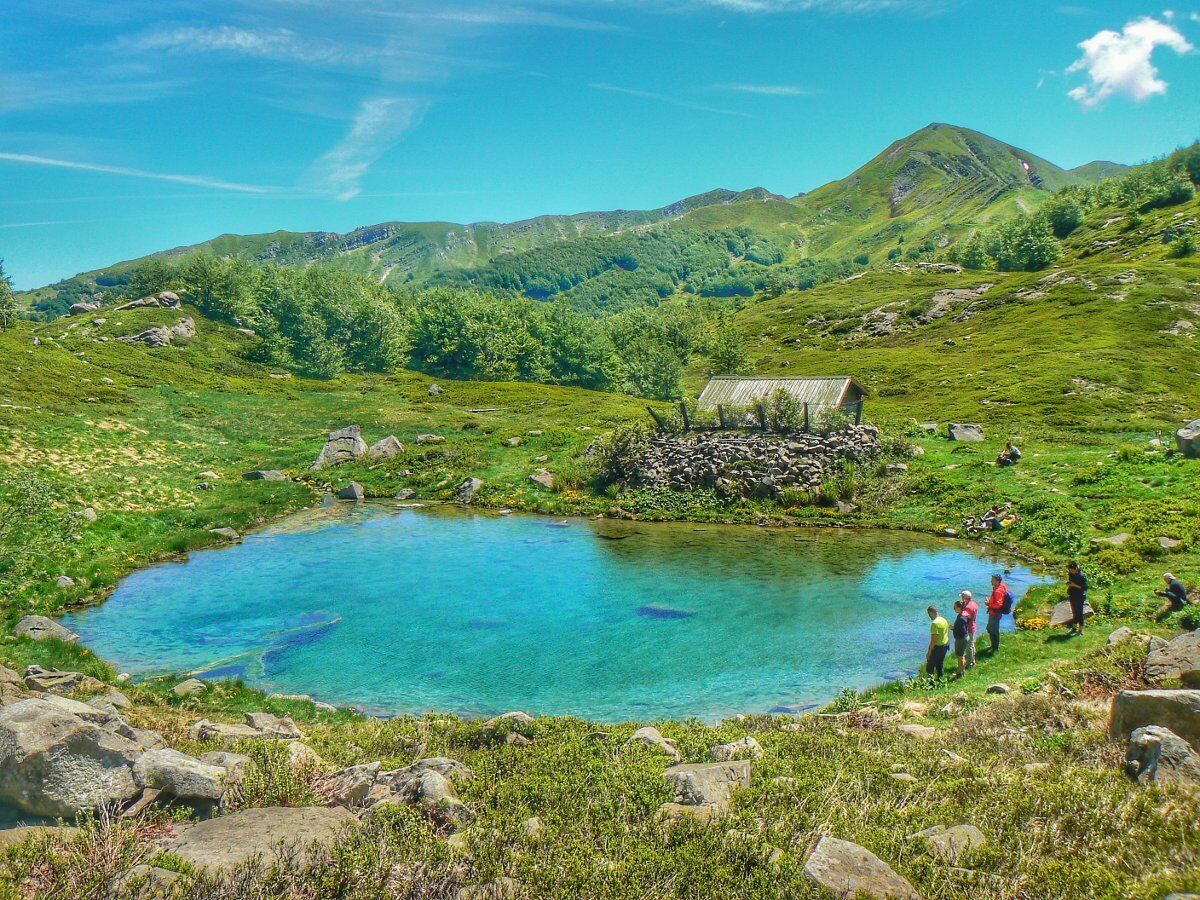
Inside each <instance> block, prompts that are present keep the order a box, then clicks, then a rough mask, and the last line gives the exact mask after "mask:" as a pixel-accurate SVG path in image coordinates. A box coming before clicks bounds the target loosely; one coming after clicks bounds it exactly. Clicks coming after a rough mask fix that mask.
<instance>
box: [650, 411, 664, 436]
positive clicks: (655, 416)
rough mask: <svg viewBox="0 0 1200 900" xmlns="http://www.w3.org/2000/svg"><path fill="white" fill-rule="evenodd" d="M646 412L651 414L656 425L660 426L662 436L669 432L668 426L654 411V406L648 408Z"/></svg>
mask: <svg viewBox="0 0 1200 900" xmlns="http://www.w3.org/2000/svg"><path fill="white" fill-rule="evenodd" d="M646 412H648V413H650V417H651V418H652V419H654V421H655V423H656V424H657V425H658V431H659V433H660V434H661V433H662V432H664V431H666V430H667V424H666V423H665V422H664V421H663V420H662V419H661V418H659V415H658V413H656V412H655V411H654V407H653V406H647V407H646Z"/></svg>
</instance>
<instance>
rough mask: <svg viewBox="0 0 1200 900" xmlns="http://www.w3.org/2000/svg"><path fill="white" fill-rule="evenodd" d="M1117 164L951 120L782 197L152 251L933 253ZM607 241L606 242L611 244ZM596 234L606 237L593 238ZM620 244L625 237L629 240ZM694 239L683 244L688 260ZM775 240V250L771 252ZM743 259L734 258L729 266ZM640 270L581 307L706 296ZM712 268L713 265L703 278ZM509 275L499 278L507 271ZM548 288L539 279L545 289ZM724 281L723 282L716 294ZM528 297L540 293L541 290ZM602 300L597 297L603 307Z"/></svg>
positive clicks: (481, 267) (749, 279) (48, 300)
mask: <svg viewBox="0 0 1200 900" xmlns="http://www.w3.org/2000/svg"><path fill="white" fill-rule="evenodd" d="M1121 169H1123V167H1122V166H1119V165H1118V164H1116V163H1107V162H1097V163H1091V164H1088V165H1087V166H1081V167H1079V168H1078V169H1074V170H1071V171H1066V170H1063V169H1060V168H1059V167H1057V166H1055V165H1054V164H1052V163H1050V162H1047V161H1046V160H1043V159H1040V158H1039V157H1037V156H1034V155H1033V154H1031V153H1028V152H1026V151H1024V150H1020V149H1018V148H1015V147H1012V146H1010V145H1008V144H1004V143H1002V142H1000V141H997V140H995V139H994V138H990V137H988V136H987V135H984V134H980V133H979V132H974V131H969V130H967V129H963V128H958V127H955V126H951V125H930V126H928V127H927V128H924V129H921V130H920V131H918V132H916V133H915V134H913V135H910V136H909V137H907V138H904V139H903V140H900V141H897V142H896V143H894V144H893V145H892V146H891V147H889V148H888V149H887V150H885V151H884V152H883V153H881V154H880V155H879V156H877V157H876V158H875V159H873V160H871V161H870V162H868V163H867V164H865V165H864V166H862V167H860V168H859V169H858V170H856V171H855V172H854V173H852V174H851V175H849V176H848V177H847V178H844V179H842V180H840V181H835V182H833V183H831V184H828V185H825V186H824V187H821V188H818V189H817V190H815V191H813V192H812V193H810V194H806V195H800V196H797V197H794V198H792V199H791V200H788V199H786V198H784V197H782V196H780V195H777V194H772V193H770V192H769V191H767V190H765V189H763V188H754V189H751V190H747V191H741V192H736V191H729V190H714V191H709V192H707V193H704V194H698V195H696V196H694V197H689V198H686V199H684V200H680V201H678V202H676V203H672V204H669V205H667V206H664V207H661V208H659V209H654V210H641V211H637V210H634V211H629V210H614V211H610V212H589V213H579V214H576V215H559V216H539V217H537V218H533V219H526V220H523V221H520V222H513V223H509V224H500V223H495V222H480V223H475V224H471V225H460V224H455V223H450V222H423V223H410V222H384V223H380V224H378V225H371V226H367V227H364V228H359V229H356V230H354V231H352V232H350V233H349V234H344V235H343V234H334V233H330V232H310V233H296V232H287V231H277V232H273V233H270V234H259V235H232V234H227V235H221V236H219V237H217V238H214V239H212V240H211V241H206V242H205V243H202V244H198V245H195V246H189V247H178V248H175V249H172V250H165V251H163V252H162V253H160V254H157V256H159V257H161V258H162V259H164V260H172V259H179V258H181V257H182V256H185V255H187V254H191V253H195V252H197V251H210V252H213V253H216V254H218V255H221V256H230V257H235V258H239V259H244V260H247V261H250V262H268V261H270V262H278V263H281V264H284V265H292V266H305V265H308V264H310V263H313V262H318V261H321V262H331V261H336V262H337V264H338V265H342V266H345V267H346V268H348V269H351V270H352V271H355V272H358V273H361V274H364V275H369V276H371V277H373V278H377V279H379V280H380V281H385V282H388V283H390V284H397V285H398V284H403V283H407V282H416V283H418V284H421V283H426V282H428V281H431V280H446V279H450V280H464V279H465V280H467V281H470V282H471V283H475V284H484V285H490V284H492V283H493V282H495V281H497V280H498V278H497V275H498V273H497V270H496V267H497V266H500V267H501V269H503V267H504V266H506V265H508V262H507V261H506V257H508V256H511V255H514V254H517V255H523V256H524V257H525V260H524V262H523V263H522V265H523V266H525V268H527V269H530V270H532V271H537V272H541V273H545V274H546V276H547V278H548V279H549V280H550V281H553V280H554V278H555V276H556V275H557V274H558V272H559V271H560V270H561V268H562V262H561V257H563V256H564V255H566V256H568V257H577V256H580V255H587V254H589V253H596V254H598V255H600V256H605V255H612V256H622V255H624V254H626V253H627V252H628V251H627V248H626V246H625V244H628V242H629V241H628V235H629V233H630V232H644V231H646V230H657V229H662V228H666V227H667V226H669V225H671V223H677V225H678V228H677V229H676V231H678V229H682V230H683V231H685V232H698V233H700V234H702V235H703V234H708V235H711V234H713V233H714V232H722V231H728V230H732V229H740V230H742V231H744V232H746V233H747V234H748V235H749V240H748V243H751V244H753V243H755V242H760V243H762V244H764V245H769V246H770V247H771V248H772V252H771V253H770V254H769V258H768V259H767V260H766V261H765V263H764V265H765V266H767V267H770V266H773V265H778V264H785V263H786V264H794V263H796V262H797V261H799V260H802V259H821V260H841V259H849V258H851V257H855V256H858V255H860V254H868V255H874V256H879V255H882V254H883V253H887V252H888V251H889V250H891V249H892V248H893V247H895V246H897V245H899V244H901V243H906V244H907V247H906V248H904V249H908V248H916V247H921V246H925V247H926V252H927V253H931V252H933V251H934V250H935V249H937V248H940V247H944V246H945V245H946V244H947V243H949V242H951V241H953V240H955V239H956V238H958V237H960V236H962V235H963V234H965V233H967V232H969V231H970V230H971V229H973V228H975V227H977V226H979V225H981V224H984V223H987V222H990V221H993V220H995V219H997V218H1002V217H1004V216H1007V215H1010V214H1012V213H1013V212H1015V211H1018V210H1027V211H1028V210H1032V209H1034V208H1036V207H1037V206H1039V205H1040V204H1041V203H1042V202H1043V201H1044V199H1045V198H1046V197H1047V196H1048V195H1049V192H1051V191H1054V190H1057V189H1058V188H1061V187H1065V186H1067V185H1070V184H1080V183H1089V182H1093V181H1097V180H1099V179H1101V178H1105V177H1110V176H1113V175H1115V174H1118V173H1119V171H1120V170H1121ZM604 238H608V239H609V240H610V241H611V242H612V244H611V247H607V248H606V247H605V245H604V241H603V239H604ZM588 239H602V240H601V241H600V244H599V245H592V244H588V243H587V240H588ZM622 242H624V243H622ZM687 243H688V242H684V246H683V247H682V248H681V249H680V250H679V251H677V255H678V256H681V257H686V256H687V253H688V251H687ZM776 249H777V250H778V252H775V251H776ZM742 261H743V260H742V259H741V257H740V256H739V255H738V254H737V253H731V254H730V255H729V256H728V257H727V258H726V259H725V260H724V264H725V265H726V266H729V267H736V266H738V265H739V264H740V263H741V262H742ZM144 262H145V260H141V259H135V260H129V261H127V262H122V263H118V264H116V265H113V266H109V267H107V268H105V269H100V270H96V271H94V272H87V273H83V274H81V275H77V276H75V277H73V278H69V279H65V280H63V281H61V282H58V283H56V284H53V285H48V286H46V287H44V288H40V289H38V290H36V291H30V292H26V293H25V294H24V295H23V296H22V298H21V299H22V302H23V303H24V304H25V305H26V306H27V307H29V308H35V309H37V310H39V311H40V312H42V313H43V314H51V315H60V314H62V313H63V312H65V311H66V309H67V308H68V307H69V306H70V305H71V304H72V303H74V302H76V301H78V300H80V299H86V298H89V297H92V296H95V295H97V294H98V293H104V292H106V291H112V290H114V289H116V290H119V289H120V288H121V287H122V286H123V285H124V284H125V283H126V282H127V281H128V280H129V278H130V276H131V275H132V274H133V273H134V272H135V270H136V269H137V268H138V267H139V266H141V265H142V264H143V263H144ZM637 265H638V266H640V267H641V269H642V272H643V274H644V277H642V278H638V279H633V280H631V279H630V278H629V277H628V275H627V274H622V273H620V272H616V271H614V270H613V268H612V267H611V266H604V267H600V268H598V269H596V268H594V269H593V270H592V271H590V272H589V273H588V275H587V279H586V280H587V281H594V282H596V283H595V284H587V285H583V286H582V289H581V290H580V291H579V292H580V293H583V294H585V295H586V296H585V297H584V298H582V299H581V300H580V302H579V304H578V305H579V306H580V307H582V308H606V307H607V306H611V305H614V304H611V303H606V301H607V300H608V298H609V297H610V296H612V295H614V294H615V293H617V292H622V291H623V292H625V293H635V294H638V293H645V294H646V295H647V296H648V297H653V296H654V295H655V293H658V294H663V292H666V294H669V293H672V292H674V291H675V290H677V289H685V290H689V291H691V292H693V293H703V292H704V285H703V283H701V284H698V285H695V284H690V283H689V281H690V279H689V275H690V274H691V272H690V271H689V272H683V273H681V272H679V271H677V267H676V266H673V265H671V264H670V263H668V262H665V261H662V260H658V259H653V260H642V261H639V262H638V264H637ZM707 271H708V270H707V269H706V270H705V272H706V273H707ZM736 279H737V280H738V281H739V282H740V283H741V284H743V285H745V286H748V290H746V291H743V293H751V292H753V291H754V290H759V289H761V288H762V287H763V284H764V283H765V276H763V275H761V274H755V273H750V274H745V273H739V274H738V276H736ZM501 280H502V279H501ZM539 289H540V287H539ZM721 291H722V289H720V288H719V289H717V292H718V293H717V295H720V292H721ZM526 293H527V295H528V296H533V297H536V298H537V299H543V297H542V296H540V295H539V293H538V292H537V291H528V292H526ZM597 298H599V299H600V301H601V302H599V303H597Z"/></svg>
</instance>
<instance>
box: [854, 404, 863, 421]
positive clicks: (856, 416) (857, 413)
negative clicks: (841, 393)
mask: <svg viewBox="0 0 1200 900" xmlns="http://www.w3.org/2000/svg"><path fill="white" fill-rule="evenodd" d="M862 414H863V402H862V400H861V398H860V399H859V401H858V408H857V409H855V411H854V424H855V425H861V424H862Z"/></svg>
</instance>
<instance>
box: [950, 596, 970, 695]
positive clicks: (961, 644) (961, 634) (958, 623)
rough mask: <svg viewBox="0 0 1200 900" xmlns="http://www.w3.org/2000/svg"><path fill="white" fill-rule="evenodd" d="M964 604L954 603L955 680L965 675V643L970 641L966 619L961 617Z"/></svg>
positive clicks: (957, 601) (958, 601)
mask: <svg viewBox="0 0 1200 900" xmlns="http://www.w3.org/2000/svg"><path fill="white" fill-rule="evenodd" d="M965 605H966V604H965V603H963V602H962V601H961V600H955V601H954V611H955V612H956V613H957V615H956V616H955V617H954V626H953V628H952V630H953V632H954V657H955V659H957V660H958V671H957V672H955V673H954V677H955V678H956V679H958V678H962V677H963V675H965V674H966V673H967V641H969V640H970V634H969V632H968V631H967V617H966V616H964V615H963V607H964V606H965Z"/></svg>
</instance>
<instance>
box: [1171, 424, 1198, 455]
mask: <svg viewBox="0 0 1200 900" xmlns="http://www.w3.org/2000/svg"><path fill="white" fill-rule="evenodd" d="M1175 445H1176V446H1177V447H1178V448H1179V452H1180V453H1182V454H1183V455H1184V456H1186V457H1187V458H1188V459H1200V419H1195V420H1193V421H1191V422H1188V423H1187V424H1186V425H1184V426H1183V427H1182V428H1180V429H1179V430H1178V431H1177V432H1175Z"/></svg>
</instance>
